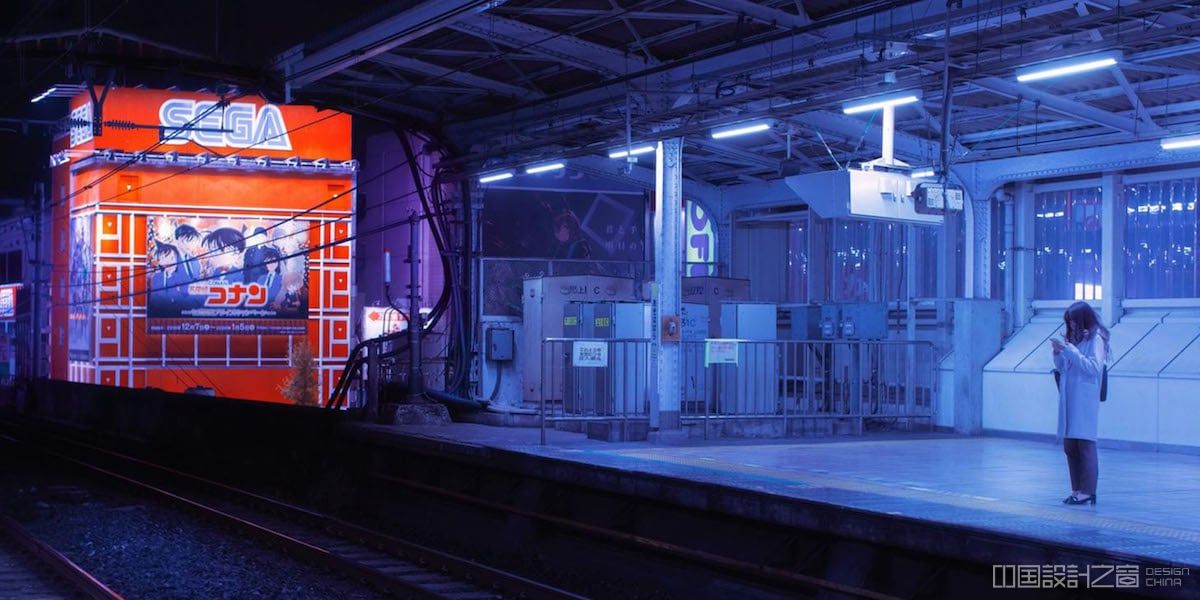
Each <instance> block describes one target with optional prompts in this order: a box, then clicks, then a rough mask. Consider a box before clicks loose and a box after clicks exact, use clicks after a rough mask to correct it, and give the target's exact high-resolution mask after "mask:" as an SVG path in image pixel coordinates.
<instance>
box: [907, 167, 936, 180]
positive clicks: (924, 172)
mask: <svg viewBox="0 0 1200 600" xmlns="http://www.w3.org/2000/svg"><path fill="white" fill-rule="evenodd" d="M934 175H937V173H936V172H934V170H933V169H917V170H916V171H913V172H912V173H911V174H910V175H909V177H912V178H913V179H928V178H930V177H933V176H934Z"/></svg>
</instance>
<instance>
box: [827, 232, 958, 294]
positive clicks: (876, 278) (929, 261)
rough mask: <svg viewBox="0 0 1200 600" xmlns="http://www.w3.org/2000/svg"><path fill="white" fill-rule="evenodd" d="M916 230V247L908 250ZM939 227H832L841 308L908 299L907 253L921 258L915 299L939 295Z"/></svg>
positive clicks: (834, 264)
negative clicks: (909, 234)
mask: <svg viewBox="0 0 1200 600" xmlns="http://www.w3.org/2000/svg"><path fill="white" fill-rule="evenodd" d="M910 228H913V233H914V237H915V241H916V243H915V245H914V247H913V248H911V249H910V248H909V247H908V233H909V231H910ZM939 235H940V230H939V228H937V227H924V226H919V225H905V224H901V223H887V222H876V221H851V220H838V221H836V222H835V224H834V227H833V282H834V285H833V297H834V300H836V301H839V302H886V301H891V300H902V299H907V298H908V281H907V279H906V278H907V277H908V275H909V273H908V269H907V268H906V258H907V256H908V252H910V251H912V252H915V253H916V257H915V259H916V264H917V272H916V274H915V275H914V277H915V278H916V281H915V283H916V296H917V297H922V298H928V297H933V296H936V295H937V265H938V260H937V248H938V236H939Z"/></svg>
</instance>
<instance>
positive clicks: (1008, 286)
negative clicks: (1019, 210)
mask: <svg viewBox="0 0 1200 600" xmlns="http://www.w3.org/2000/svg"><path fill="white" fill-rule="evenodd" d="M1000 201H1001V202H1003V203H1004V261H1005V269H1004V309H1005V310H1007V311H1008V320H1007V324H1006V326H1005V328H1004V335H1005V336H1007V335H1008V334H1010V333H1012V332H1013V330H1014V329H1015V328H1016V316H1015V315H1016V314H1017V311H1016V306H1017V301H1016V298H1017V296H1016V292H1017V267H1016V264H1017V263H1016V258H1017V230H1016V219H1017V215H1016V202H1015V199H1014V197H1013V195H1012V194H1008V193H1002V194H1001V195H1000Z"/></svg>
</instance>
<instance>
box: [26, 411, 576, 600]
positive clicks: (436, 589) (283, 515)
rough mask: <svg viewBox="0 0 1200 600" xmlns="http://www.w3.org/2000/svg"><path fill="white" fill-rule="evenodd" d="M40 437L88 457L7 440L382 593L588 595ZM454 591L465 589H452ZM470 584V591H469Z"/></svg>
mask: <svg viewBox="0 0 1200 600" xmlns="http://www.w3.org/2000/svg"><path fill="white" fill-rule="evenodd" d="M36 435H37V436H39V437H41V438H43V439H48V440H51V441H52V442H55V443H58V444H63V445H70V446H74V447H75V448H76V449H78V450H79V451H81V452H87V453H88V454H89V457H88V459H83V458H79V457H76V456H72V455H69V454H66V453H64V452H60V451H57V450H55V449H51V448H49V447H46V446H44V445H41V444H38V443H36V442H34V441H32V440H30V439H26V438H11V437H10V438H9V439H13V440H14V441H18V442H20V443H23V444H25V445H27V446H29V447H32V448H34V449H36V450H38V451H40V452H42V453H43V454H46V455H49V456H52V457H54V458H56V459H58V460H61V461H64V462H67V463H70V464H73V465H76V466H79V467H81V468H83V469H85V470H87V471H90V472H93V473H97V474H99V475H102V476H103V477H105V478H108V479H114V480H117V481H119V482H121V483H122V484H125V485H128V486H130V487H132V488H134V489H137V490H140V491H143V492H146V493H148V494H149V495H151V496H154V497H157V498H160V499H163V500H165V501H167V502H170V503H172V504H175V505H178V506H181V507H183V508H185V509H188V510H190V511H191V512H194V513H197V514H199V515H201V516H204V517H207V518H211V519H213V520H214V521H216V522H219V523H222V524H225V525H228V526H230V527H232V528H234V529H236V530H239V531H242V532H245V533H247V534H249V535H251V536H253V537H255V538H257V539H260V540H263V541H265V542H267V543H270V544H272V545H276V546H279V547H281V548H283V549H285V550H287V551H289V552H292V553H294V554H296V555H299V556H302V557H304V558H305V559H306V560H309V561H313V562H317V563H320V564H323V565H326V566H329V567H331V568H335V569H337V570H340V571H342V572H346V573H351V574H353V575H355V576H357V577H359V578H361V579H363V580H366V581H368V582H369V583H371V584H372V585H374V586H376V587H378V588H380V589H383V590H386V591H391V592H399V593H400V595H403V596H406V597H415V598H463V599H466V598H472V599H473V598H483V597H491V598H497V597H513V598H518V597H519V598H531V599H533V598H537V599H571V600H580V599H582V598H583V596H579V595H577V594H573V593H571V592H568V591H565V590H560V589H557V588H554V587H551V586H548V585H546V584H542V583H540V582H537V581H534V580H531V579H528V578H525V577H521V576H519V575H516V574H513V573H509V572H506V571H503V570H500V569H496V568H493V567H489V566H487V565H483V564H481V563H478V562H475V561H472V560H470V559H466V558H462V557H458V556H455V555H452V554H449V553H446V552H442V551H440V550H435V549H433V548H429V547H426V546H421V545H419V544H415V543H413V542H409V541H407V540H403V539H400V538H396V537H393V536H389V535H386V534H383V533H380V532H377V531H373V530H370V529H367V528H364V527H361V526H358V525H354V524H352V523H348V522H345V521H342V520H340V519H337V518H334V517H331V516H329V515H325V514H322V513H319V512H316V511H312V510H309V509H306V508H302V507H298V506H294V505H291V504H287V503H284V502H280V501H278V500H274V499H272V498H267V497H265V496H261V495H258V494H254V493H252V492H248V491H244V490H240V489H237V488H235V487H232V486H229V485H226V484H223V483H220V482H216V481H212V480H209V479H206V478H203V477H199V476H196V475H192V474H190V473H185V472H183V471H179V470H176V469H173V468H171V467H166V466H163V465H158V464H155V463H152V462H150V461H146V460H142V459H139V458H136V457H132V456H128V455H126V454H122V453H120V452H116V451H113V450H109V449H107V448H103V447H100V446H96V445H93V444H88V443H84V442H80V441H77V440H72V439H69V438H65V437H62V436H58V435H54V434H50V433H47V432H37V434H36ZM5 437H9V436H5ZM98 457H108V458H109V459H112V460H115V461H118V462H123V463H125V466H126V467H133V468H136V469H145V470H151V471H155V472H157V473H158V474H159V475H162V476H166V477H169V478H174V479H178V480H182V481H183V482H186V483H187V484H190V485H195V486H200V487H202V488H205V493H207V494H212V495H214V496H225V497H226V498H225V499H226V501H229V502H234V503H236V505H237V506H238V507H239V508H240V507H247V508H250V509H251V510H252V511H256V512H259V513H269V514H270V515H271V516H272V517H275V518H274V519H264V518H262V517H261V515H255V516H253V517H247V516H245V515H239V514H235V513H237V512H240V511H238V510H237V509H236V508H234V509H230V508H221V507H218V506H214V505H213V504H219V503H213V502H211V501H201V500H197V499H194V498H192V497H189V496H187V495H184V492H180V491H172V490H168V489H166V488H165V487H163V486H161V485H157V484H152V483H148V482H146V481H142V480H141V479H139V478H136V477H134V476H131V475H126V474H123V473H120V472H117V471H116V470H113V469H112V468H106V467H102V466H100V465H98V464H96V463H95V461H96V459H97V458H98ZM263 521H268V523H267V524H264V523H263ZM305 529H307V530H308V531H305ZM312 530H317V531H316V532H314V531H312ZM456 587H457V588H462V589H454V588H456ZM467 587H469V588H473V589H466V588H467Z"/></svg>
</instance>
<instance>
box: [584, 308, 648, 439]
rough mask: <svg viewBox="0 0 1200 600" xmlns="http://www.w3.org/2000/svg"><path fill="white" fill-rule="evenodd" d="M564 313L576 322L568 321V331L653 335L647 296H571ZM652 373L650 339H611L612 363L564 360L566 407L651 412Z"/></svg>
mask: <svg viewBox="0 0 1200 600" xmlns="http://www.w3.org/2000/svg"><path fill="white" fill-rule="evenodd" d="M564 315H565V318H564V322H570V323H572V324H571V325H565V324H564V337H569V338H580V339H603V340H641V339H646V338H649V336H650V331H651V330H650V304H649V303H646V302H572V303H570V304H568V305H567V306H566V308H565V309H564ZM573 317H574V318H573ZM567 345H568V346H570V345H571V344H567ZM649 378H650V346H649V344H648V343H645V342H620V341H616V342H611V343H609V347H608V367H607V368H599V367H574V366H571V365H566V366H565V369H564V373H563V379H564V384H565V388H564V393H565V397H564V399H563V402H564V408H566V409H567V410H568V411H571V412H577V413H579V414H585V415H594V416H608V415H612V416H626V415H635V414H647V411H646V409H647V408H648V407H647V402H648V401H649V396H648V393H649V387H650V386H649Z"/></svg>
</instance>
